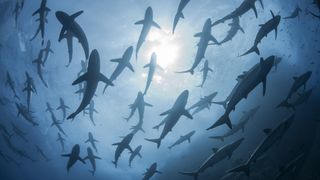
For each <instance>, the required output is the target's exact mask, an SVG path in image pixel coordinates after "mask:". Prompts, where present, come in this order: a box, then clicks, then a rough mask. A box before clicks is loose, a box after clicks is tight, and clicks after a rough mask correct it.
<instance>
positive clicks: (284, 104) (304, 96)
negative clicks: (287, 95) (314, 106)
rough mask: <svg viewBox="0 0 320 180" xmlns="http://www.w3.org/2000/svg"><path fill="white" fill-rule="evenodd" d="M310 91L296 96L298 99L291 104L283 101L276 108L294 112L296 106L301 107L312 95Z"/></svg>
mask: <svg viewBox="0 0 320 180" xmlns="http://www.w3.org/2000/svg"><path fill="white" fill-rule="evenodd" d="M312 90H313V89H310V90H308V91H306V92H303V93H301V94H298V95H299V97H298V98H297V99H296V100H295V101H293V102H292V103H289V102H288V101H283V102H282V103H281V104H279V105H278V106H277V107H285V108H288V109H292V110H294V111H295V110H296V106H298V105H301V104H303V103H305V102H307V101H308V100H309V98H310V96H311V94H312Z"/></svg>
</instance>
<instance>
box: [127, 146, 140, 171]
mask: <svg viewBox="0 0 320 180" xmlns="http://www.w3.org/2000/svg"><path fill="white" fill-rule="evenodd" d="M141 148H142V146H141V145H140V146H138V147H137V148H136V149H135V150H133V152H130V153H131V155H130V158H129V167H131V163H132V161H133V159H134V158H135V157H136V156H139V157H140V158H142V156H141V154H140V151H141Z"/></svg>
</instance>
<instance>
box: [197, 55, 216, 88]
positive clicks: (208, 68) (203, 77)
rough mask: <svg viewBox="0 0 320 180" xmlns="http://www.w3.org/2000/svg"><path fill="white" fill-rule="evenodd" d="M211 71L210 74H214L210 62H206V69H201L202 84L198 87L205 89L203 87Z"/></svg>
mask: <svg viewBox="0 0 320 180" xmlns="http://www.w3.org/2000/svg"><path fill="white" fill-rule="evenodd" d="M209 71H210V72H213V69H211V68H210V67H209V62H208V60H206V61H205V63H204V67H203V68H202V69H201V71H200V72H202V83H201V85H199V86H198V87H201V88H203V85H204V83H205V82H206V80H207V77H208V73H209Z"/></svg>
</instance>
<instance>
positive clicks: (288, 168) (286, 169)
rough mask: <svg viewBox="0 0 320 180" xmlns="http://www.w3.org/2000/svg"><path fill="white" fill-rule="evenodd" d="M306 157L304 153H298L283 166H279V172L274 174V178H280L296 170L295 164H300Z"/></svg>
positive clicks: (276, 179)
mask: <svg viewBox="0 0 320 180" xmlns="http://www.w3.org/2000/svg"><path fill="white" fill-rule="evenodd" d="M305 157H306V155H305V154H304V153H302V154H300V155H298V156H297V157H296V158H294V159H292V160H291V161H289V162H288V163H287V164H285V165H284V166H281V168H280V169H279V172H277V174H276V175H275V176H274V178H273V179H274V180H281V179H283V177H284V176H285V175H286V174H290V173H294V172H296V168H297V166H299V165H300V163H301V161H302V160H303V159H304V158H305Z"/></svg>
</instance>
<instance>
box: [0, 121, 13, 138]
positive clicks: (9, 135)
mask: <svg viewBox="0 0 320 180" xmlns="http://www.w3.org/2000/svg"><path fill="white" fill-rule="evenodd" d="M0 131H1V132H2V133H3V134H4V135H6V136H7V137H9V138H11V136H12V135H13V134H10V133H9V131H8V130H7V128H6V126H4V125H3V124H1V123H0Z"/></svg>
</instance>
